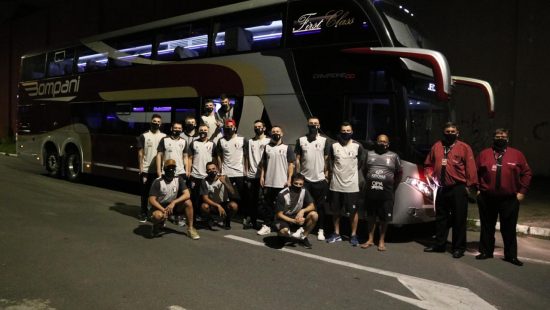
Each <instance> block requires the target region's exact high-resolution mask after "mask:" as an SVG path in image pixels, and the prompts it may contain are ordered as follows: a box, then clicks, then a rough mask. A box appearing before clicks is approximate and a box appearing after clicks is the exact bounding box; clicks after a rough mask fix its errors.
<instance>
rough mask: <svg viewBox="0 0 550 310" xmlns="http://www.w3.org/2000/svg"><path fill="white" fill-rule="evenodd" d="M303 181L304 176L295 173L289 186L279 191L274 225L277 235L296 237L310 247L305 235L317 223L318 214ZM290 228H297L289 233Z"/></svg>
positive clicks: (306, 246)
mask: <svg viewBox="0 0 550 310" xmlns="http://www.w3.org/2000/svg"><path fill="white" fill-rule="evenodd" d="M304 182H305V178H304V176H303V175H301V174H299V173H297V174H295V175H293V176H292V179H291V186H290V187H288V188H285V189H283V190H282V191H280V192H279V194H278V195H277V213H276V215H275V223H274V226H275V228H276V229H277V232H278V235H279V236H281V237H292V238H295V239H298V240H299V241H300V243H301V244H302V245H303V246H304V247H305V248H307V249H311V243H310V242H309V240H308V239H307V236H308V235H309V233H310V232H311V230H312V229H313V228H314V227H315V225H316V224H317V219H318V215H317V212H316V211H315V205H314V204H313V198H312V197H311V195H310V194H309V192H308V191H307V190H306V189H305V188H304ZM304 227H305V228H304ZM291 229H297V230H296V232H294V233H291Z"/></svg>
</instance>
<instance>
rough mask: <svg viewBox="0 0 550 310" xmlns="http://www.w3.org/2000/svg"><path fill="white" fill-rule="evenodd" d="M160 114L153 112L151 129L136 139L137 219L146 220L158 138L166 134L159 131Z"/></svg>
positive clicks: (154, 170)
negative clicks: (139, 195)
mask: <svg viewBox="0 0 550 310" xmlns="http://www.w3.org/2000/svg"><path fill="white" fill-rule="evenodd" d="M161 124H162V119H161V116H160V115H158V114H153V116H152V117H151V129H150V130H148V131H147V132H145V133H143V134H142V135H141V136H139V138H138V141H137V148H138V163H139V178H140V185H141V212H140V214H139V221H140V222H141V223H145V222H147V200H148V199H149V190H150V189H151V184H153V181H154V180H155V179H156V178H157V173H156V172H157V169H156V167H157V165H156V162H155V158H156V156H157V148H158V145H159V143H160V140H161V139H162V138H164V137H166V135H165V134H164V133H162V132H161V131H160V125H161Z"/></svg>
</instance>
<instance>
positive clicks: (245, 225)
mask: <svg viewBox="0 0 550 310" xmlns="http://www.w3.org/2000/svg"><path fill="white" fill-rule="evenodd" d="M250 228H252V220H251V219H250V217H245V218H244V219H243V229H250Z"/></svg>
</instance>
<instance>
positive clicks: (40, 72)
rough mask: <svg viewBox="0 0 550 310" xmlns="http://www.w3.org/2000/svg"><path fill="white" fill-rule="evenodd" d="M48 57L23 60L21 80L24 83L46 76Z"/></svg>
mask: <svg viewBox="0 0 550 310" xmlns="http://www.w3.org/2000/svg"><path fill="white" fill-rule="evenodd" d="M45 65H46V55H45V54H43V55H37V56H32V57H25V58H23V67H22V70H21V79H22V80H23V81H28V80H37V79H42V78H44V76H45V75H46V66H45Z"/></svg>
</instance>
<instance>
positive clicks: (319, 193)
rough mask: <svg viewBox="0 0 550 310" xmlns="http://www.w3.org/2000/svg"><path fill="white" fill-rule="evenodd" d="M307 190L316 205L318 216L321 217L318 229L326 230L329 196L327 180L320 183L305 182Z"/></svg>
mask: <svg viewBox="0 0 550 310" xmlns="http://www.w3.org/2000/svg"><path fill="white" fill-rule="evenodd" d="M304 187H305V189H307V191H308V192H309V193H310V194H311V197H312V198H313V202H314V203H315V208H316V209H317V214H318V215H319V220H318V221H317V226H318V229H324V228H325V213H326V212H325V207H326V204H327V203H328V202H327V196H328V183H327V181H326V180H322V181H319V182H309V181H307V180H306V181H305V183H304Z"/></svg>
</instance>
